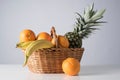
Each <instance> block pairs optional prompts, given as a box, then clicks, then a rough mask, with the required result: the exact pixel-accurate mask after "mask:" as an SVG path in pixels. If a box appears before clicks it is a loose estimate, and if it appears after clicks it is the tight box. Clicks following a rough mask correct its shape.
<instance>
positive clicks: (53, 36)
mask: <svg viewBox="0 0 120 80" xmlns="http://www.w3.org/2000/svg"><path fill="white" fill-rule="evenodd" d="M50 33H51V36H52V38H53V39H54V40H55V46H56V48H58V37H57V34H56V30H55V27H54V26H52V28H51V31H50Z"/></svg>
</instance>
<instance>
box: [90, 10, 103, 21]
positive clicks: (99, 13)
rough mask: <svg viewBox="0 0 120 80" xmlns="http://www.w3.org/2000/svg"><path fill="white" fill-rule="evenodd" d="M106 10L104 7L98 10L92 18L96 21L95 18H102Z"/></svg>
mask: <svg viewBox="0 0 120 80" xmlns="http://www.w3.org/2000/svg"><path fill="white" fill-rule="evenodd" d="M104 12H105V9H102V10H100V11H98V12H96V14H95V15H94V16H93V17H92V18H91V20H92V21H95V20H98V19H101V18H102V17H103V14H104Z"/></svg>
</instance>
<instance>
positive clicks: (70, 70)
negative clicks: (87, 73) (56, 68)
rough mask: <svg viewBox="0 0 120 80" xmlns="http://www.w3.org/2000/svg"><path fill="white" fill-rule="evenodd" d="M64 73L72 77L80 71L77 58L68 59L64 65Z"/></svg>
mask: <svg viewBox="0 0 120 80" xmlns="http://www.w3.org/2000/svg"><path fill="white" fill-rule="evenodd" d="M62 69H63V72H64V73H65V74H67V75H70V76H75V75H77V74H78V73H79V71H80V63H79V61H78V60H77V59H75V58H67V59H65V60H64V61H63V63H62Z"/></svg>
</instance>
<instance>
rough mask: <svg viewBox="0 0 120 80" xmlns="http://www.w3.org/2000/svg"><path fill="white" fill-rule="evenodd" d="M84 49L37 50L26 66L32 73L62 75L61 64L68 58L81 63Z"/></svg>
mask: <svg viewBox="0 0 120 80" xmlns="http://www.w3.org/2000/svg"><path fill="white" fill-rule="evenodd" d="M83 52H84V48H49V49H39V50H37V51H35V52H33V54H32V55H31V56H30V57H29V59H28V63H27V66H28V68H29V70H30V71H31V72H34V73H63V71H62V62H63V60H65V59H66V58H68V57H71V58H76V59H77V60H79V61H81V58H82V55H83Z"/></svg>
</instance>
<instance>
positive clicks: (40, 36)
mask: <svg viewBox="0 0 120 80" xmlns="http://www.w3.org/2000/svg"><path fill="white" fill-rule="evenodd" d="M40 39H46V40H48V41H51V40H52V37H51V36H50V34H48V33H47V32H41V33H39V34H38V36H37V40H40Z"/></svg>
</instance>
